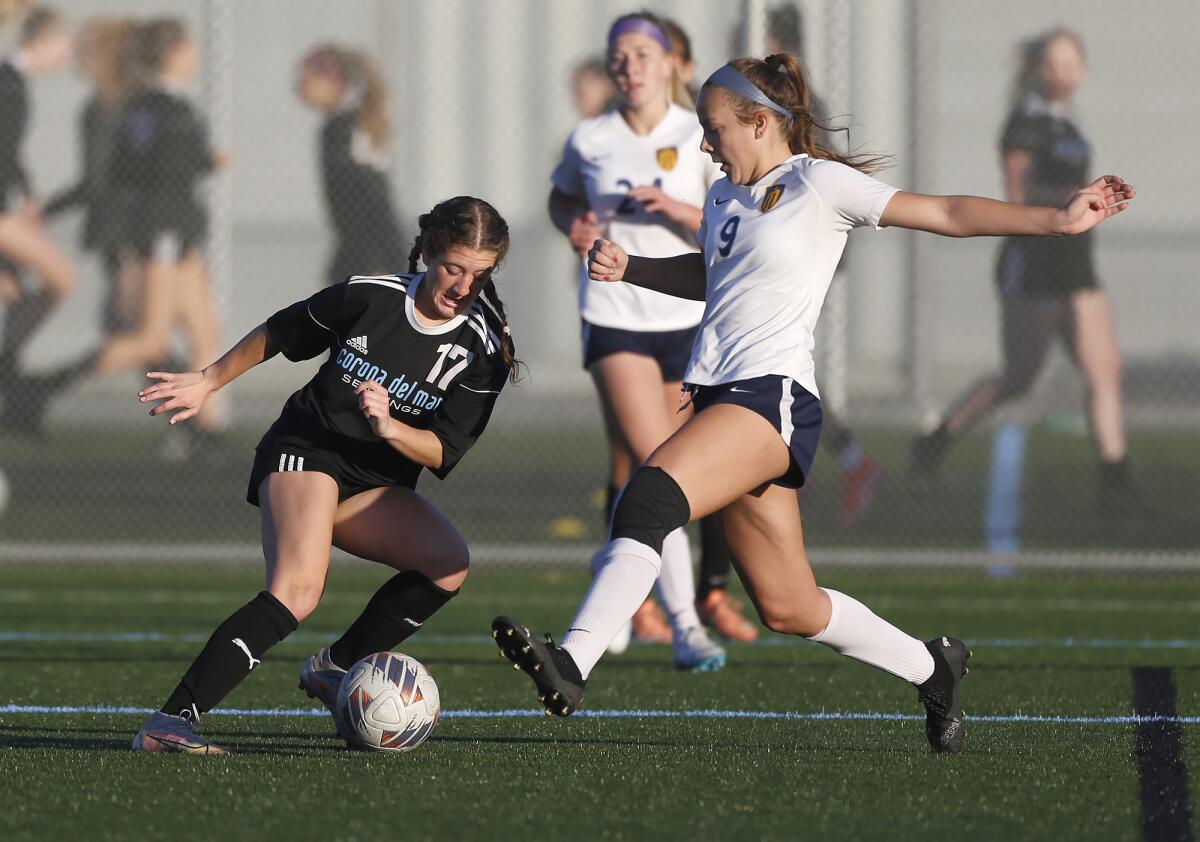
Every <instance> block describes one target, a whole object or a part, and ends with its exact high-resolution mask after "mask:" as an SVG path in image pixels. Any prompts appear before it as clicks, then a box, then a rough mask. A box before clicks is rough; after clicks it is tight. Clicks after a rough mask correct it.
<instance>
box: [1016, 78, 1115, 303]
mask: <svg viewBox="0 0 1200 842" xmlns="http://www.w3.org/2000/svg"><path fill="white" fill-rule="evenodd" d="M1000 149H1001V151H1002V152H1006V153H1007V152H1012V151H1016V150H1020V151H1023V152H1025V153H1026V154H1028V155H1029V158H1030V169H1029V175H1028V177H1027V178H1028V184H1029V187H1030V189H1031V192H1032V193H1033V197H1032V198H1033V200H1034V201H1049V200H1053V201H1066V199H1067V198H1068V197H1069V196H1070V195H1071V193H1072V192H1073V191H1075V190H1077V189H1078V188H1080V187H1083V186H1084V185H1085V184H1087V182H1088V170H1089V169H1090V168H1091V155H1092V148H1091V146H1090V145H1089V144H1088V142H1087V139H1086V138H1084V136H1083V132H1082V131H1080V129H1079V126H1078V124H1077V123H1076V122H1075V121H1074V120H1073V119H1072V118H1071V117H1070V115H1069V114H1068V113H1067V112H1065V111H1061V110H1058V109H1055V108H1053V107H1052V106H1051V105H1050V103H1048V102H1047V101H1046V100H1045V99H1044V98H1043V97H1041V96H1038V95H1037V94H1032V93H1031V94H1029V95H1027V96H1026V97H1025V99H1024V100H1022V102H1021V103H1020V104H1019V105H1018V106H1017V108H1015V109H1014V110H1013V112H1012V114H1010V115H1009V118H1008V121H1007V122H1006V123H1005V126H1004V134H1003V136H1002V137H1001V139H1000ZM1054 197H1057V198H1054ZM996 280H997V282H998V283H999V284H1000V287H1001V289H1002V290H1003V291H1004V292H1006V293H1008V294H1020V295H1028V296H1035V297H1049V298H1059V297H1062V296H1068V295H1071V294H1073V293H1075V292H1076V291H1078V290H1081V289H1091V288H1093V287H1095V286H1096V283H1097V281H1096V273H1095V267H1094V265H1093V260H1092V232H1091V231H1085V232H1084V233H1082V234H1076V235H1075V236H1073V237H1008V238H1007V239H1006V240H1005V243H1004V246H1003V248H1002V250H1001V254H1000V259H999V261H998V263H997V272H996Z"/></svg>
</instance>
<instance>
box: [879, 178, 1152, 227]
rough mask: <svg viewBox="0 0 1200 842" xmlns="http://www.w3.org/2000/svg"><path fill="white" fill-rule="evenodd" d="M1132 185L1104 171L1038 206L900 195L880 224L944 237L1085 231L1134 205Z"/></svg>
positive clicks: (972, 198) (900, 193)
mask: <svg viewBox="0 0 1200 842" xmlns="http://www.w3.org/2000/svg"><path fill="white" fill-rule="evenodd" d="M1134 195H1135V193H1134V191H1133V186H1132V185H1131V184H1129V183H1128V182H1127V181H1125V180H1124V179H1122V178H1121V177H1120V176H1116V175H1105V176H1101V177H1100V178H1098V179H1096V180H1095V181H1093V182H1092V183H1091V184H1089V185H1087V186H1086V187H1083V188H1081V189H1080V190H1079V191H1078V192H1076V194H1075V195H1074V196H1073V197H1072V198H1071V201H1070V202H1068V203H1067V204H1066V205H1065V206H1063V207H1061V208H1038V207H1029V206H1027V205H1016V204H1013V203H1011V202H1000V201H997V200H995V199H984V198H981V197H979V196H926V195H922V194H920V193H905V192H903V191H901V192H899V193H897V194H896V195H895V196H893V197H892V199H891V201H889V202H888V205H887V207H886V208H884V211H883V215H882V216H880V218H879V224H880V225H881V226H884V227H895V228H911V229H913V230H916V231H929V232H931V233H933V234H941V235H943V236H945V237H1004V236H1034V237H1053V236H1062V235H1065V234H1082V233H1083V232H1084V231H1087V230H1088V229H1090V228H1094V227H1095V226H1097V225H1099V224H1100V223H1101V222H1103V221H1104V220H1106V219H1108V218H1109V217H1111V216H1116V215H1117V214H1118V213H1120V212H1121V211H1123V210H1125V209H1126V208H1128V207H1129V202H1130V200H1132V199H1133V197H1134Z"/></svg>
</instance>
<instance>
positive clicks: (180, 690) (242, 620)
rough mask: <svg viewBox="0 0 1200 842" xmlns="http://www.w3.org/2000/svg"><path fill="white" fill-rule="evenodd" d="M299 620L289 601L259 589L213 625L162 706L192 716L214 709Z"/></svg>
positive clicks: (167, 711)
mask: <svg viewBox="0 0 1200 842" xmlns="http://www.w3.org/2000/svg"><path fill="white" fill-rule="evenodd" d="M298 625H299V623H297V622H296V618H295V617H294V616H292V612H291V611H289V610H288V609H287V606H285V605H284V604H283V603H282V602H280V601H279V600H278V599H276V598H275V597H274V596H273V595H271V594H270V593H268V592H267V591H263V592H262V593H260V594H259V595H258V596H256V597H254V599H252V600H250V601H249V602H247V603H246V604H245V605H243V606H242V607H241V608H239V609H238V610H237V611H235V612H233V614H232V615H230V617H229V619H227V620H226V621H225V622H224V623H222V624H221V625H220V626H218V627H217V630H216V631H215V632H213V633H212V637H210V638H209V639H208V643H206V644H205V645H204V649H203V650H202V651H201V652H200V654H199V655H198V656H197V657H196V660H195V661H193V662H192V665H191V667H189V668H188V671H187V673H185V674H184V676H183V680H182V681H180V682H179V686H177V687H176V688H175V692H173V693H172V694H171V697H170V698H169V699H167V703H166V704H164V705H163V706H162V712H163V713H170V714H174V715H176V716H185V717H187V718H189V719H193V720H194V719H197V718H198V717H199V716H200V714H202V713H206V712H207V711H210V710H212V709H213V708H214V707H216V706H217V705H218V704H220V702H221V700H222V699H224V698H225V697H226V696H228V695H229V694H230V693H231V692H232V691H233V688H235V687H237V686H238V685H239V684H240V683H241V682H242V679H244V678H245V677H246V676H247V675H249V674H250V671H251V670H252V669H254V668H255V667H256V666H258V665H259V664H260V663H261V662H262V658H263V655H265V654H266V652H267V650H268V649H270V648H271V647H272V646H274V645H275V644H276V643H278V642H279V641H281V640H283V639H284V638H285V637H287V636H288V635H289V634H291V633H292V632H294V631H295V630H296V628H297V626H298Z"/></svg>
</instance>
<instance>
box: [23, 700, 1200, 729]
mask: <svg viewBox="0 0 1200 842" xmlns="http://www.w3.org/2000/svg"><path fill="white" fill-rule="evenodd" d="M149 713H153V711H152V710H151V709H150V708H139V707H117V706H113V707H109V706H100V705H97V706H79V707H71V706H65V705H63V706H57V705H55V706H49V705H0V716H4V715H19V714H28V715H43V716H45V715H57V716H69V715H81V714H90V715H100V716H106V715H129V716H132V715H138V716H145V715H146V714H149ZM206 715H207V716H255V717H259V716H288V717H310V716H314V717H318V718H320V717H324V716H328V715H329V713H328V712H327V711H326V710H325V709H324V708H278V709H275V708H249V709H236V708H235V709H224V710H222V709H218V710H214V711H210V712H209V713H208V714H206ZM544 715H545V713H544V711H538V710H526V709H523V708H521V709H509V710H446V711H442V717H444V718H446V719H526V718H538V719H541V718H542V717H543V716H544ZM572 716H574V717H576V718H584V719H758V720H763V719H767V720H770V719H785V720H793V721H809V722H918V721H924V719H925V717H924V716H917V715H914V714H909V713H870V712H868V713H859V712H854V711H826V710H821V711H808V712H805V711H766V710H581V711H578V712H576V713H574V714H572ZM967 720H968V721H969V722H972V723H975V722H988V723H1001V724H1003V723H1023V724H1026V723H1027V724H1046V725H1137V724H1140V723H1143V722H1178V723H1180V724H1183V725H1198V724H1200V716H1174V717H1164V716H1134V715H1123V716H1073V715H1039V714H1025V713H1014V714H996V715H988V716H968V717H967Z"/></svg>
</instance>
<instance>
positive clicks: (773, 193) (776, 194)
mask: <svg viewBox="0 0 1200 842" xmlns="http://www.w3.org/2000/svg"><path fill="white" fill-rule="evenodd" d="M781 198H783V185H782V184H772V185H771V186H770V187H768V188H767V195H765V196H763V200H762V204H761V205H759V206H758V209H759V210H760V211H762V212H763V213H766V212H768V211H769V210H771V209H772V208H774V207H775V206H776V205H777V204H779V200H780V199H781Z"/></svg>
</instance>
